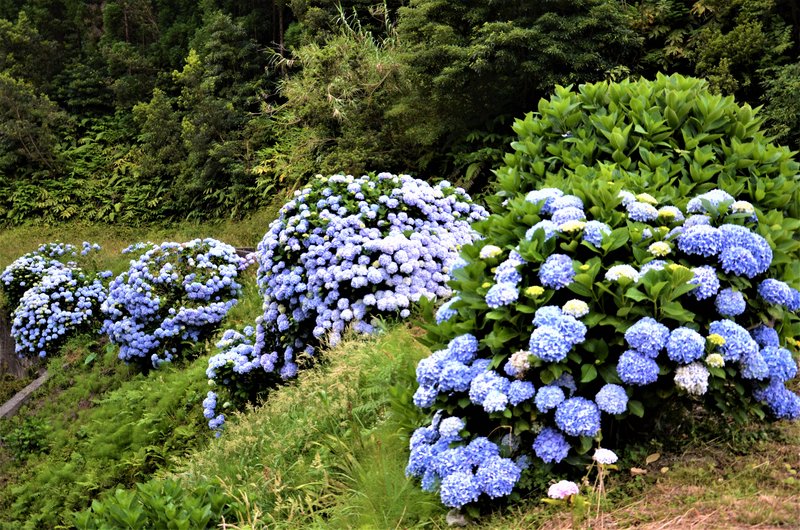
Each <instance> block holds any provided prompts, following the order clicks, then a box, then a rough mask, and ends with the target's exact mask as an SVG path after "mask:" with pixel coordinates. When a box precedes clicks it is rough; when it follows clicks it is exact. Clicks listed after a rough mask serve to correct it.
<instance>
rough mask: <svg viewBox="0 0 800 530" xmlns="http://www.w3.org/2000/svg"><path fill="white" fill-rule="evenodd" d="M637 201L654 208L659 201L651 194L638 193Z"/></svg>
mask: <svg viewBox="0 0 800 530" xmlns="http://www.w3.org/2000/svg"><path fill="white" fill-rule="evenodd" d="M636 200H637V201H639V202H644V203H647V204H652V205H653V206H655V205H656V204H658V200H657V199H656V198H655V197H653V196H652V195H650V194H649V193H637V194H636Z"/></svg>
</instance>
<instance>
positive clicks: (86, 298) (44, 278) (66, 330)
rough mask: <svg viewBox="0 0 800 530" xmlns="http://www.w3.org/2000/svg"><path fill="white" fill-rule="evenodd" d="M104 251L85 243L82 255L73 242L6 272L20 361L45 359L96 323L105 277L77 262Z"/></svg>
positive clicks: (2, 277) (52, 246)
mask: <svg viewBox="0 0 800 530" xmlns="http://www.w3.org/2000/svg"><path fill="white" fill-rule="evenodd" d="M97 250H100V246H99V245H98V244H96V243H89V242H86V241H84V242H83V244H82V245H81V249H80V250H79V249H78V248H77V247H76V246H74V245H71V244H68V243H47V244H44V245H42V246H40V247H39V248H38V249H36V250H35V251H33V252H31V253H28V254H25V255H23V256H21V257H19V258H18V259H16V260H15V261H14V262H13V263H11V265H9V266H8V267H6V269H5V270H4V271H3V273H2V274H0V283H2V287H3V291H4V293H5V294H6V298H7V302H8V304H9V306H10V307H12V308H13V313H12V319H13V320H12V324H11V336H12V337H13V338H14V342H15V350H16V352H17V354H18V355H20V356H28V357H46V356H47V355H48V354H53V353H55V352H57V351H58V349H59V348H60V346H61V344H63V342H64V340H66V339H67V338H68V337H69V336H70V335H72V334H74V333H77V332H79V331H81V330H89V329H91V328H92V327H93V325H94V324H95V321H96V319H97V317H98V314H99V308H100V304H101V303H102V302H103V300H105V298H106V288H105V286H104V285H103V283H102V281H101V278H105V277H106V276H107V274H108V273H107V271H104V272H100V273H97V272H90V271H87V270H84V269H83V268H82V267H80V266H79V265H78V263H77V261H78V260H82V257H83V256H86V255H87V254H89V253H90V252H93V251H97Z"/></svg>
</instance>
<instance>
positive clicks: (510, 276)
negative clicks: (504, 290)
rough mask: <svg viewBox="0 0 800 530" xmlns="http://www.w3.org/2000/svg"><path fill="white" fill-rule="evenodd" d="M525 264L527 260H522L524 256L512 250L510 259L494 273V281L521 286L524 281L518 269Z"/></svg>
mask: <svg viewBox="0 0 800 530" xmlns="http://www.w3.org/2000/svg"><path fill="white" fill-rule="evenodd" d="M523 263H525V260H523V259H522V256H520V255H519V253H517V252H516V251H514V250H512V251H511V255H510V256H509V257H508V259H506V260H505V261H504V262H503V263H501V264H500V265H498V266H497V270H496V271H495V273H494V281H495V282H497V283H510V284H513V285H519V283H520V282H521V281H522V274H520V272H519V271H518V270H517V267H518V266H520V265H522V264H523Z"/></svg>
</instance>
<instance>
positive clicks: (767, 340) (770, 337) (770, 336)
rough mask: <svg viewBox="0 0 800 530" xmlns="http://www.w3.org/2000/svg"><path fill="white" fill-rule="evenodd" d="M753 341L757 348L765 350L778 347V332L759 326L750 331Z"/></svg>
mask: <svg viewBox="0 0 800 530" xmlns="http://www.w3.org/2000/svg"><path fill="white" fill-rule="evenodd" d="M750 333H751V334H752V336H753V338H754V339H755V341H756V342H757V343H758V345H759V346H761V347H762V348H765V347H767V346H779V345H780V338H779V337H778V332H777V331H775V329H774V328H771V327H769V326H765V325H764V324H759V325H758V326H756V327H755V328H753V330H751V331H750Z"/></svg>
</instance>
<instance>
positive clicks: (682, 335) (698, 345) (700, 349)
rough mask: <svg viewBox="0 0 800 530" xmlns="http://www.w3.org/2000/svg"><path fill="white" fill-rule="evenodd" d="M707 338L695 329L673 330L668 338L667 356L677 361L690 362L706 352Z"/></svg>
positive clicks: (682, 328)
mask: <svg viewBox="0 0 800 530" xmlns="http://www.w3.org/2000/svg"><path fill="white" fill-rule="evenodd" d="M705 348H706V339H705V338H703V336H702V335H700V334H699V333H698V332H696V331H695V330H693V329H689V328H685V327H680V328H676V329H674V330H672V332H671V333H670V334H669V339H668V340H667V356H668V357H669V358H670V360H672V361H675V362H676V363H681V364H689V363H690V362H692V361H696V360H697V359H699V358H700V357H702V356H703V354H704V353H705Z"/></svg>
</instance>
